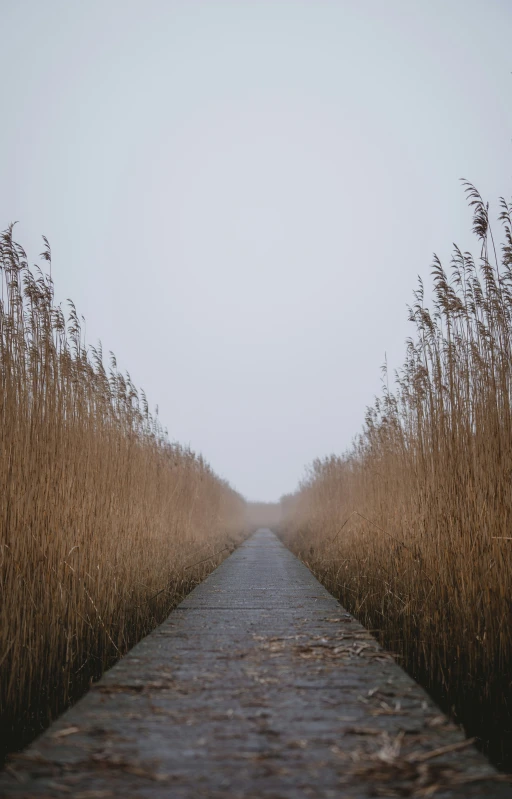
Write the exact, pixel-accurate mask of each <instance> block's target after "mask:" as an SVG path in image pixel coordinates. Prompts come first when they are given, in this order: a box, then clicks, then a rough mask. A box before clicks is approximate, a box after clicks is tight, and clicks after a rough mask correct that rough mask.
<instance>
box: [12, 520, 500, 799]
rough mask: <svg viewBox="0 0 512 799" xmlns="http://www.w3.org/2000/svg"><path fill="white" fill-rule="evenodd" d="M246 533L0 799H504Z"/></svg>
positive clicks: (413, 696)
mask: <svg viewBox="0 0 512 799" xmlns="http://www.w3.org/2000/svg"><path fill="white" fill-rule="evenodd" d="M496 777H497V775H496V773H495V772H494V770H493V769H492V768H491V767H490V766H489V765H488V764H487V761H486V760H485V758H484V757H483V756H481V755H480V754H479V753H478V752H477V751H476V750H475V749H474V748H473V747H472V746H468V745H467V744H466V742H465V741H464V739H463V736H462V734H461V733H460V731H459V730H458V729H457V728H456V727H454V726H453V725H452V724H451V723H450V722H448V720H447V719H446V718H445V717H444V716H443V715H442V714H441V713H440V711H439V710H438V709H437V708H436V706H435V705H434V704H433V703H432V702H431V700H430V699H429V698H428V697H427V695H426V694H425V693H424V691H423V690H422V689H421V688H419V687H418V686H417V685H416V684H415V683H414V682H413V681H412V680H411V679H410V678H409V677H408V676H407V675H406V674H405V673H404V672H403V671H402V670H401V669H400V668H399V667H398V666H397V665H396V664H395V662H394V660H393V658H392V657H391V656H389V655H387V654H386V653H385V652H383V651H382V650H381V649H379V647H378V645H377V644H376V642H375V640H374V639H373V638H372V637H371V635H370V634H369V633H368V632H367V631H366V630H365V629H364V628H363V627H361V625H359V624H358V623H357V622H356V621H355V620H354V619H353V618H352V617H351V616H350V615H349V614H348V613H346V612H345V611H344V610H343V608H342V607H340V605H339V604H338V602H337V601H336V600H335V599H334V598H333V597H332V596H331V595H330V594H329V593H328V592H327V591H326V590H325V588H323V587H322V586H321V585H320V583H319V582H318V581H317V580H316V579H315V577H313V575H312V574H311V572H310V571H309V570H308V569H307V568H306V567H305V566H304V565H302V564H301V563H300V562H299V561H298V560H297V559H296V558H295V557H294V556H293V555H292V554H291V553H290V552H289V551H288V550H287V549H286V548H285V547H284V546H283V545H282V544H281V543H280V541H279V540H278V539H277V538H276V536H275V535H274V534H273V533H271V532H270V530H259V531H258V532H257V533H255V534H254V535H253V536H252V537H251V538H250V539H249V540H248V541H246V543H245V544H243V546H241V547H240V548H239V549H238V550H237V551H236V552H235V553H234V554H233V555H231V557H230V558H228V559H227V560H226V561H224V563H223V564H222V565H221V566H220V567H219V568H218V569H217V570H216V571H215V572H213V574H211V575H210V576H209V577H208V579H207V580H205V581H204V583H202V584H201V585H200V586H198V587H197V588H196V589H195V590H194V591H193V592H192V593H191V594H190V595H189V596H188V597H187V599H186V600H185V601H184V602H183V603H182V604H181V605H180V606H179V607H178V608H177V609H176V610H175V611H174V612H173V613H171V615H170V616H169V618H168V620H167V621H166V622H165V623H164V624H162V625H161V626H160V627H158V628H157V629H156V630H155V631H154V632H153V633H152V634H151V635H149V636H148V637H147V638H145V639H144V640H143V641H142V642H141V643H140V644H138V645H137V646H136V647H135V648H134V649H132V650H131V652H130V653H129V654H128V655H126V657H124V658H123V659H122V660H121V661H120V662H119V663H118V664H117V665H116V666H115V667H114V668H113V669H111V670H110V671H109V672H108V673H107V674H106V675H105V676H104V677H103V679H102V680H100V682H98V683H97V684H95V685H94V686H93V687H92V689H91V690H90V691H89V693H88V694H87V695H86V696H85V697H84V698H83V699H82V700H81V701H80V702H78V703H77V705H75V707H74V708H72V709H71V710H69V711H68V712H67V713H65V714H64V715H63V716H62V717H61V718H60V719H59V721H58V722H57V723H55V724H54V725H53V726H52V727H51V728H50V729H49V730H48V731H47V732H46V733H45V734H44V735H42V736H41V737H40V738H39V739H38V740H37V741H36V742H35V743H34V744H33V745H32V746H31V747H29V748H28V749H27V750H26V751H25V753H24V754H23V755H21V756H19V757H17V758H15V759H14V761H13V762H12V764H11V765H10V766H9V767H8V770H7V771H6V772H4V773H3V774H1V775H0V796H2V797H6V798H7V797H18V799H19V798H20V797H63V799H65V797H67V796H69V797H74V799H107V797H119V798H120V799H125V798H128V797H148V799H149V798H150V797H151V799H164V797H166V798H167V797H172V798H174V797H176V799H181V797H186V798H187V799H200V797H205V799H206V798H207V799H210V798H211V799H221V798H222V799H228V797H229V799H242V797H243V799H261V798H263V797H268V799H292V798H293V799H299V798H302V797H304V798H305V799H310V798H311V799H323V798H324V797H333V798H334V797H337V798H338V797H358V799H362V797H370V796H385V797H391V796H437V797H487V799H494V797H500V798H501V797H503V798H505V797H511V796H512V789H511V788H510V786H509V785H508V784H505V783H503V782H499V781H498V779H496Z"/></svg>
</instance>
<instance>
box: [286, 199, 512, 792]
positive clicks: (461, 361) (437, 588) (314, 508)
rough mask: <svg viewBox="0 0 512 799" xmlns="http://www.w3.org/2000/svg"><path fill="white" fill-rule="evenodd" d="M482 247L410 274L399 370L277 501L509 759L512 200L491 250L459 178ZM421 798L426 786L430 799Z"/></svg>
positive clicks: (352, 602)
mask: <svg viewBox="0 0 512 799" xmlns="http://www.w3.org/2000/svg"><path fill="white" fill-rule="evenodd" d="M465 188H466V190H467V195H468V198H469V202H470V205H471V207H472V210H473V231H474V233H475V235H476V237H477V240H478V253H477V256H478V257H477V258H474V257H473V256H472V255H471V254H470V253H468V252H462V251H460V250H459V249H457V248H455V250H454V253H453V257H452V261H451V267H450V269H449V270H448V271H447V270H445V269H444V268H443V266H442V264H441V263H440V261H439V260H438V259H437V258H436V259H435V260H434V264H433V270H432V277H433V287H432V300H431V302H430V308H429V307H428V303H427V302H426V300H425V293H424V288H423V285H422V283H421V282H420V285H419V288H418V290H417V291H416V292H415V294H414V303H413V305H412V307H411V308H410V320H411V322H412V323H413V325H414V327H415V334H414V336H413V338H411V339H410V340H409V341H408V342H407V354H406V359H405V363H404V366H403V367H402V369H400V370H399V371H398V373H397V374H396V375H395V378H394V381H393V382H391V385H389V383H388V376H387V375H385V379H384V381H383V392H382V396H381V397H379V398H378V399H377V400H376V402H375V404H374V405H373V407H371V408H369V409H368V411H367V414H366V421H365V425H364V429H363V432H362V433H361V435H360V436H359V437H358V438H357V440H356V442H355V444H354V446H353V448H352V449H351V451H350V452H348V453H347V454H346V455H345V456H343V457H337V456H331V457H328V458H325V459H323V460H317V461H316V462H314V463H313V465H312V466H311V468H310V470H309V473H308V475H307V478H306V479H305V480H304V481H303V483H302V485H301V486H300V489H299V490H298V492H297V493H296V494H295V495H292V496H289V497H285V498H284V499H283V501H282V508H283V512H284V515H285V521H284V524H283V530H284V534H285V536H286V537H287V540H288V541H289V542H290V543H291V546H292V547H293V549H294V550H295V551H296V552H298V553H299V554H300V556H301V557H302V558H303V560H304V561H305V562H306V563H307V564H308V565H310V566H311V567H312V568H313V569H314V571H315V572H316V574H317V575H318V576H319V578H320V579H321V580H322V581H323V582H324V583H325V584H326V585H327V586H328V587H329V588H330V590H332V591H333V592H334V593H335V594H336V595H337V596H339V597H340V598H341V601H342V603H343V604H344V605H345V606H346V607H347V608H348V609H349V610H350V611H352V612H353V613H354V614H355V615H356V616H357V617H358V618H359V620H361V621H362V622H363V623H364V624H365V625H366V626H367V627H370V628H372V629H376V630H379V631H380V632H379V634H380V640H381V642H382V643H383V644H384V646H385V647H386V648H387V649H391V650H392V651H394V652H396V653H398V654H400V655H401V656H402V660H400V663H403V664H404V665H405V666H406V667H407V668H408V669H409V670H410V671H411V672H412V674H413V675H414V676H416V677H417V678H418V679H419V680H420V681H421V682H422V683H423V684H425V685H427V687H428V688H429V689H430V690H431V691H432V692H433V694H434V696H435V697H436V698H437V699H438V700H440V701H442V702H443V704H444V707H445V708H447V709H449V710H450V709H451V710H452V711H453V712H454V713H455V714H456V717H457V719H458V720H459V721H462V722H463V723H464V724H465V725H466V728H467V729H468V731H469V732H470V734H474V735H477V736H479V737H480V738H482V739H483V740H484V741H486V742H487V744H488V748H489V751H490V753H491V754H492V756H493V757H494V759H495V760H496V761H497V762H498V763H501V764H505V765H507V764H508V766H509V767H510V766H512V689H511V685H510V679H509V677H508V676H507V675H508V674H509V672H510V667H511V665H512V628H511V625H510V612H511V608H512V605H511V599H510V597H511V592H512V548H511V547H512V533H511V529H512V528H511V521H512V481H511V476H512V232H511V229H512V205H510V204H508V203H507V202H506V201H505V200H503V199H502V200H501V201H500V216H499V219H500V223H501V225H502V230H503V239H502V245H501V248H499V247H498V245H497V244H495V241H494V239H493V235H492V232H491V228H490V224H489V211H488V206H487V205H486V203H484V202H483V200H482V198H481V197H480V195H479V194H478V192H477V191H476V190H475V189H474V187H473V186H471V185H469V184H465ZM425 795H426V794H425Z"/></svg>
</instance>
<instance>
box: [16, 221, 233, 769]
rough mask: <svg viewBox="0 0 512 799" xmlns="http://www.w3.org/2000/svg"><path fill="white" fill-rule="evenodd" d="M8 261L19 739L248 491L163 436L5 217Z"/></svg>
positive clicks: (152, 621) (133, 629) (179, 574)
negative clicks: (30, 260) (58, 299)
mask: <svg viewBox="0 0 512 799" xmlns="http://www.w3.org/2000/svg"><path fill="white" fill-rule="evenodd" d="M46 245H47V243H46ZM43 255H44V257H45V258H47V259H48V260H49V258H50V253H49V248H48V246H46V249H45V252H44V254H43ZM0 273H1V280H0V282H1V304H0V581H1V583H0V591H1V605H0V677H1V684H0V716H1V718H2V729H1V730H0V738H1V739H2V740H4V741H6V743H7V746H8V747H10V748H13V747H14V746H15V745H17V744H19V743H21V742H22V741H24V740H27V739H28V738H29V737H30V736H31V735H33V733H34V732H36V731H38V730H39V729H41V728H42V727H43V726H44V725H45V724H47V723H48V721H49V719H50V718H51V717H53V716H55V715H56V714H57V713H58V712H59V711H61V710H62V709H63V708H64V707H65V706H66V705H67V704H68V703H69V701H70V700H71V699H73V698H76V696H77V695H78V694H79V693H80V692H81V691H82V690H84V689H85V688H86V687H87V684H88V683H89V681H90V679H91V678H93V677H94V678H96V677H98V676H99V674H100V673H101V671H102V670H103V669H104V668H105V667H106V666H108V665H111V664H112V663H113V662H114V660H115V659H116V658H118V657H119V656H120V655H122V654H123V653H124V652H126V651H127V649H129V648H130V646H132V645H133V644H134V643H135V642H136V641H137V640H139V639H140V638H141V637H142V636H143V635H145V634H146V633H147V632H149V631H150V630H151V629H152V628H153V627H154V626H155V625H157V624H158V623H159V622H161V621H162V620H163V619H164V618H165V616H166V615H167V614H168V612H169V610H170V609H171V608H172V607H173V606H174V605H175V604H176V602H177V601H178V600H179V599H180V598H181V597H182V596H183V595H184V594H185V593H186V592H187V591H188V590H189V589H190V588H191V587H193V586H194V585H195V584H196V583H197V582H198V581H200V580H201V579H202V578H203V577H204V576H205V575H206V574H207V573H208V572H209V571H211V570H212V569H213V568H214V567H215V566H216V565H218V563H219V562H220V560H222V558H223V557H224V556H225V555H226V554H227V552H228V551H229V550H230V549H231V548H232V547H233V545H234V542H235V540H236V539H237V538H239V537H240V535H241V534H242V533H243V530H244V526H245V502H244V500H243V499H242V498H241V497H240V496H239V495H238V494H236V493H235V492H234V491H233V490H232V489H231V488H230V487H229V486H228V485H227V484H226V483H225V482H224V481H222V480H220V479H219V478H218V477H217V476H216V475H215V474H214V473H213V472H212V471H211V469H210V468H209V467H208V465H207V464H206V463H204V461H203V460H202V459H201V458H200V457H197V456H195V455H194V454H193V453H192V452H190V451H188V450H186V449H183V448H181V447H179V446H177V445H174V444H170V443H169V441H168V439H167V436H166V434H165V432H164V431H163V430H162V428H161V427H160V424H159V422H158V419H157V418H154V417H153V416H152V415H151V414H150V413H149V409H148V404H147V401H146V397H145V395H144V393H143V392H140V393H139V392H137V390H136V389H135V387H134V385H133V384H132V381H131V379H130V377H129V375H123V374H121V373H120V372H119V371H118V369H117V365H116V362H115V358H114V357H113V356H112V358H111V365H110V369H109V370H108V371H107V370H106V369H105V368H104V366H103V358H102V354H101V351H99V350H96V349H94V348H90V349H89V350H87V349H86V347H85V345H84V343H83V341H82V334H81V329H80V324H79V319H78V315H77V313H76V311H75V308H74V306H72V305H71V310H70V317H69V320H68V321H66V320H65V318H64V315H63V313H62V310H61V309H60V308H58V307H55V304H54V298H53V286H52V282H51V279H50V278H49V277H47V276H44V275H43V273H42V272H36V273H34V272H32V271H31V270H30V269H29V268H28V265H27V261H26V256H25V253H24V252H23V250H22V249H21V248H20V247H19V245H17V244H16V243H15V242H14V241H13V238H12V229H9V230H8V231H6V232H5V233H4V234H3V236H2V239H1V244H0ZM0 754H1V753H0Z"/></svg>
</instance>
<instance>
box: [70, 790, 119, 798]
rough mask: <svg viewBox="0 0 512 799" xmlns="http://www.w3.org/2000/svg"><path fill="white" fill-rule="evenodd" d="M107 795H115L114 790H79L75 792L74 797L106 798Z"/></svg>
mask: <svg viewBox="0 0 512 799" xmlns="http://www.w3.org/2000/svg"><path fill="white" fill-rule="evenodd" d="M107 796H114V794H113V793H112V791H79V792H78V793H75V794H74V799H106V797H107Z"/></svg>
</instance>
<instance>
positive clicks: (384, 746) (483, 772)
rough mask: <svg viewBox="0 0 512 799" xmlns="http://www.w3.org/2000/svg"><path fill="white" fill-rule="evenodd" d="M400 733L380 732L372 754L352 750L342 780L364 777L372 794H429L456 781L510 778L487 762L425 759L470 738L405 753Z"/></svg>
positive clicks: (461, 745) (463, 745)
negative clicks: (473, 765) (473, 764)
mask: <svg viewBox="0 0 512 799" xmlns="http://www.w3.org/2000/svg"><path fill="white" fill-rule="evenodd" d="M404 735H405V733H404V732H401V733H400V734H399V735H397V736H396V738H394V739H392V738H390V736H389V735H388V734H387V733H383V735H382V743H381V747H380V749H378V750H377V751H376V752H374V753H373V754H368V752H367V751H363V750H359V751H356V752H353V753H352V760H353V762H354V765H353V766H352V768H349V770H348V771H347V772H346V773H345V774H344V776H343V778H342V782H349V781H350V780H351V779H353V777H358V778H359V779H364V780H366V781H368V782H369V783H370V785H371V787H372V792H373V795H374V796H382V797H429V796H434V795H435V794H436V793H437V792H438V791H447V790H449V789H450V788H452V787H454V786H457V785H465V784H468V783H473V782H481V781H493V782H510V781H511V779H512V778H511V777H510V776H508V775H504V774H496V773H494V772H492V771H491V770H490V768H489V767H487V766H484V767H482V768H480V769H479V770H476V771H475V770H472V771H468V770H467V768H464V770H461V769H460V768H458V766H456V765H453V764H452V763H450V764H447V763H431V762H429V761H431V760H433V759H435V758H437V757H440V756H441V755H444V754H449V753H452V752H456V751H459V750H461V749H464V748H466V747H467V746H470V745H471V744H472V743H473V741H458V742H457V743H455V744H449V745H447V746H443V747H439V748H438V749H433V750H431V751H430V752H413V753H411V754H408V755H405V754H403V753H402V752H401V748H402V743H403V740H404Z"/></svg>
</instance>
